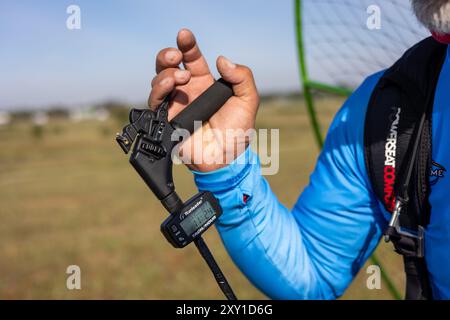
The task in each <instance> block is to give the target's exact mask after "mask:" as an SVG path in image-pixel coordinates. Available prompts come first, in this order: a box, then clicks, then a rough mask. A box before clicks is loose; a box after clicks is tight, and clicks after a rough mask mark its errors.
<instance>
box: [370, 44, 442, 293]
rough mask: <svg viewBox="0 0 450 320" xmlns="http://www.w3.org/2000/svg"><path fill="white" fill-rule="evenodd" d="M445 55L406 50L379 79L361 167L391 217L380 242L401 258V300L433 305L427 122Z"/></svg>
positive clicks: (438, 47)
mask: <svg viewBox="0 0 450 320" xmlns="http://www.w3.org/2000/svg"><path fill="white" fill-rule="evenodd" d="M446 51H447V46H446V45H443V44H440V43H438V42H437V41H435V40H434V39H433V38H431V37H430V38H427V39H425V40H423V41H421V42H419V43H418V44H416V45H415V46H414V47H412V48H411V49H409V50H408V51H407V52H406V53H405V54H404V55H403V57H402V58H400V59H399V60H398V61H397V62H396V63H395V64H394V65H393V66H392V67H391V68H389V69H388V70H386V72H385V73H384V75H383V76H382V77H381V79H380V81H379V82H378V84H377V85H376V87H375V89H374V91H373V93H372V96H371V98H370V101H369V106H368V109H367V113H366V123H365V133H364V145H365V146H364V150H365V160H366V167H367V170H368V174H369V178H370V180H371V183H372V187H373V190H374V192H375V193H376V195H377V196H378V198H379V199H380V200H381V202H382V203H383V204H384V206H385V208H386V209H387V210H388V211H389V212H391V213H392V217H391V221H390V223H389V226H388V228H387V229H386V231H385V239H386V240H388V241H389V240H390V241H392V242H393V244H394V247H395V250H396V251H397V252H398V253H399V254H401V255H402V256H403V260H404V264H405V272H406V299H432V292H431V287H430V283H429V279H428V271H427V267H426V261H425V258H424V230H425V227H426V225H427V224H428V222H429V217H430V212H431V206H430V203H429V201H428V196H429V193H430V184H429V171H430V168H431V150H432V145H431V141H432V139H431V118H432V111H433V104H434V94H435V89H436V86H437V82H438V79H439V74H440V70H441V69H442V65H443V63H444V60H445V55H446Z"/></svg>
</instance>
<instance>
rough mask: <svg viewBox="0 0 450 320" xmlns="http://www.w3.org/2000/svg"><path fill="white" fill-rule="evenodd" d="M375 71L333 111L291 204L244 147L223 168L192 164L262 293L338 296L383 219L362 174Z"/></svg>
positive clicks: (230, 245) (230, 246) (225, 235)
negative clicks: (320, 145)
mask: <svg viewBox="0 0 450 320" xmlns="http://www.w3.org/2000/svg"><path fill="white" fill-rule="evenodd" d="M379 77H380V74H376V75H374V76H372V77H369V78H368V79H367V80H366V81H365V82H364V83H363V84H362V85H361V87H360V88H358V89H357V90H356V91H355V93H354V94H353V95H352V96H351V97H350V98H349V99H348V100H347V102H346V103H345V104H344V106H343V107H342V108H341V110H340V111H339V112H338V114H337V115H336V117H335V119H334V120H333V123H332V124H331V127H330V129H329V132H328V136H327V139H326V142H325V146H324V149H323V151H322V152H321V154H320V156H319V158H318V161H317V164H316V168H315V170H314V172H313V173H312V175H311V177H310V183H309V185H308V186H307V187H306V188H305V190H304V191H303V193H302V194H301V195H300V197H299V199H298V201H297V203H296V204H295V206H294V207H293V209H292V210H289V209H287V208H286V207H285V206H283V205H282V204H281V203H280V202H279V201H278V200H277V197H276V196H275V194H274V193H273V192H272V190H271V189H270V186H269V184H268V182H267V181H266V179H264V178H263V177H262V176H261V173H260V165H259V160H258V157H257V155H256V154H255V153H253V152H252V151H251V150H250V148H248V149H247V150H246V152H244V153H243V154H241V155H240V156H239V157H238V158H237V159H236V160H235V161H234V162H233V163H231V164H230V165H228V166H227V167H225V168H222V169H219V170H217V171H213V172H209V173H200V172H194V177H195V181H196V183H197V186H198V188H199V189H200V190H210V191H212V192H213V193H214V194H215V195H216V197H218V199H219V201H220V203H221V205H222V207H223V210H224V213H223V215H222V216H221V217H220V218H219V220H218V222H217V224H216V226H217V229H218V230H219V233H220V235H221V238H222V240H223V242H224V244H225V247H226V249H227V251H228V252H229V254H230V256H231V257H232V259H233V261H234V262H235V263H236V264H237V266H238V267H239V268H240V270H241V271H242V272H243V273H244V274H245V275H246V276H247V278H248V279H249V280H250V281H251V282H252V283H253V284H254V285H255V286H257V287H258V288H259V289H260V290H261V291H263V292H264V293H265V294H266V295H267V296H269V297H271V298H274V299H334V298H337V297H339V296H340V295H342V294H343V292H344V291H345V289H346V288H347V287H348V285H349V284H350V282H351V281H352V279H353V278H354V276H355V275H356V273H357V272H358V271H359V269H360V268H361V267H362V265H363V264H364V262H365V261H366V259H367V258H368V257H369V256H370V254H371V253H372V251H373V250H374V249H375V248H376V246H377V244H378V242H379V239H380V236H381V234H382V230H383V228H384V226H385V224H386V220H385V217H384V216H383V213H382V211H381V209H380V207H379V203H378V201H377V200H376V199H375V197H374V195H373V193H372V191H371V187H370V183H369V180H368V177H367V174H366V168H365V164H364V153H363V131H364V118H365V111H366V108H367V103H368V100H369V97H370V94H371V92H372V90H373V88H374V86H375V84H376V82H377V81H378V79H379ZM244 195H247V196H248V197H245V198H247V201H244Z"/></svg>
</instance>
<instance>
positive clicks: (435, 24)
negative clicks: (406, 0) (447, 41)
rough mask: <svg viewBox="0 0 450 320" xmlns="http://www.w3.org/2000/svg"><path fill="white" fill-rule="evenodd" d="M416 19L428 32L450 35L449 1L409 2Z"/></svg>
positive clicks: (420, 0)
mask: <svg viewBox="0 0 450 320" xmlns="http://www.w3.org/2000/svg"><path fill="white" fill-rule="evenodd" d="M411 2H412V7H413V10H414V13H415V14H416V17H417V19H419V21H420V22H421V23H422V24H423V25H424V26H425V27H427V28H428V29H429V30H430V31H432V32H435V33H438V34H450V0H411Z"/></svg>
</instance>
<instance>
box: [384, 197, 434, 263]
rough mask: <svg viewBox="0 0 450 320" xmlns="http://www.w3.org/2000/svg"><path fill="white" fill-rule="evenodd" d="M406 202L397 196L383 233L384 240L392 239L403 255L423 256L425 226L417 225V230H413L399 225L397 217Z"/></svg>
mask: <svg viewBox="0 0 450 320" xmlns="http://www.w3.org/2000/svg"><path fill="white" fill-rule="evenodd" d="M407 202H408V201H407V200H403V199H402V198H398V199H397V201H396V202H395V207H394V211H393V212H392V217H391V220H390V221H389V226H388V228H387V229H386V232H385V233H384V241H385V242H389V241H392V242H393V244H394V246H395V249H396V250H397V251H398V252H399V253H401V254H403V255H407V256H416V257H418V258H423V257H424V254H425V237H424V234H425V228H424V227H423V226H421V225H418V226H417V231H415V230H411V229H407V228H403V227H401V226H400V219H399V218H400V215H401V212H402V209H403V207H404V206H405V205H406V204H407Z"/></svg>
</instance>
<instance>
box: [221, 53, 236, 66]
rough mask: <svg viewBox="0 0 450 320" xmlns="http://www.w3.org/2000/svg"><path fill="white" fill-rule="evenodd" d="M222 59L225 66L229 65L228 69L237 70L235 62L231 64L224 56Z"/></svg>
mask: <svg viewBox="0 0 450 320" xmlns="http://www.w3.org/2000/svg"><path fill="white" fill-rule="evenodd" d="M222 58H223V61H224V62H225V64H226V65H227V67H228V68H236V65H235V64H234V63H233V62H231V61H230V60H228V59H227V58H225V57H224V56H222Z"/></svg>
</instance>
